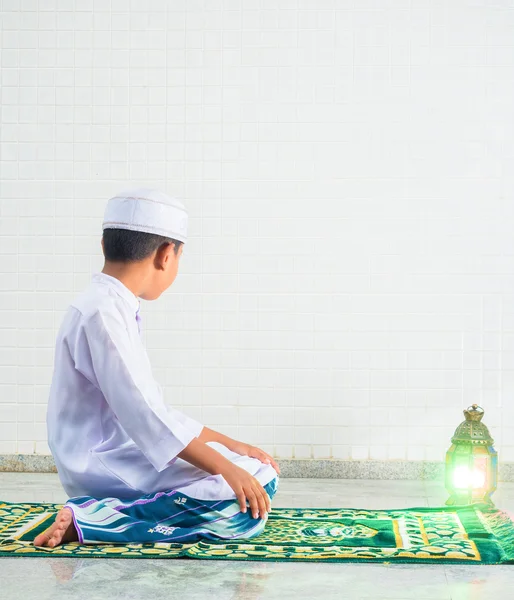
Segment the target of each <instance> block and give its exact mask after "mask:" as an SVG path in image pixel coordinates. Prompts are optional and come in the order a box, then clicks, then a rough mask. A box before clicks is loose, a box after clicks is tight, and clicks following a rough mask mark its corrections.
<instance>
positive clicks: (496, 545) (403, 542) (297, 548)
mask: <svg viewBox="0 0 514 600" xmlns="http://www.w3.org/2000/svg"><path fill="white" fill-rule="evenodd" d="M60 508H61V505H58V504H10V503H1V502H0V556H10V557H15V556H55V557H59V556H64V557H82V558H198V559H217V560H262V561H310V562H316V561H317V562H375V563H384V562H387V563H389V562H398V563H443V564H448V563H459V564H506V563H513V564H514V523H513V522H512V521H511V519H510V518H509V516H508V515H507V514H506V513H504V512H501V511H499V510H497V509H495V508H494V507H491V506H490V505H486V504H475V505H472V506H465V507H455V506H453V507H449V508H447V507H445V508H410V509H405V510H360V509H350V508H341V509H327V508H275V509H273V512H272V513H271V514H270V516H269V521H268V523H267V525H266V529H265V530H264V532H263V533H262V534H261V535H260V536H259V537H256V538H253V539H251V540H241V541H237V542H230V543H223V542H219V543H213V542H210V541H200V542H197V543H195V544H166V543H158V544H128V545H125V546H118V545H107V544H102V545H94V546H90V545H87V546H86V545H80V544H78V543H69V544H64V545H62V546H58V547H57V548H54V549H48V548H46V549H45V548H34V546H33V545H32V540H33V539H34V537H35V536H36V535H37V534H38V533H40V532H42V531H44V530H45V529H46V528H47V527H49V526H50V524H51V523H52V522H53V520H54V518H55V514H56V512H57V511H58V510H59V509H60Z"/></svg>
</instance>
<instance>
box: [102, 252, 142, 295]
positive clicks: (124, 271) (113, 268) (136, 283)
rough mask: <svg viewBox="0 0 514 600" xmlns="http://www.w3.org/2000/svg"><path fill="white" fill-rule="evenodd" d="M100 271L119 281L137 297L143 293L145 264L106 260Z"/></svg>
mask: <svg viewBox="0 0 514 600" xmlns="http://www.w3.org/2000/svg"><path fill="white" fill-rule="evenodd" d="M102 273H103V274H104V275H109V276H110V277H114V278H115V279H118V281H121V283H123V285H124V286H125V287H126V288H127V289H129V290H130V291H131V292H132V293H133V294H134V296H137V297H139V296H141V294H142V293H143V290H144V287H145V281H146V278H147V269H146V265H144V264H142V263H120V262H110V261H107V260H106V261H105V263H104V268H103V269H102Z"/></svg>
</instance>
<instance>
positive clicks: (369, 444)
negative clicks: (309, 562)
mask: <svg viewBox="0 0 514 600" xmlns="http://www.w3.org/2000/svg"><path fill="white" fill-rule="evenodd" d="M0 6H1V8H2V14H1V17H0V23H1V28H2V32H1V46H2V53H1V92H0V94H1V129H0V140H1V146H0V186H1V187H0V198H1V199H0V453H4V454H10V453H14V452H20V453H32V452H37V453H48V447H47V445H46V427H45V410H46V401H47V396H48V389H49V384H50V381H51V376H52V362H53V344H54V340H55V336H56V331H57V328H58V326H59V323H60V321H61V319H62V316H63V311H64V310H65V309H66V307H67V305H68V303H69V302H70V300H71V299H72V298H73V297H74V296H75V295H76V294H77V293H78V292H79V291H80V290H82V289H83V288H84V287H85V286H86V285H87V284H88V282H89V280H90V275H91V273H92V272H94V271H98V270H100V269H101V266H102V261H101V253H100V235H101V219H102V214H103V210H104V206H105V202H106V200H107V199H108V198H109V197H110V196H111V195H113V194H114V193H115V192H117V191H118V190H119V189H123V188H125V187H127V186H128V185H150V186H157V187H162V188H163V189H164V190H166V191H167V192H168V193H170V194H171V195H177V196H179V197H181V198H182V199H183V201H184V202H185V204H186V205H187V208H188V210H189V212H190V240H189V242H188V244H187V247H186V251H185V255H184V258H183V262H182V265H181V273H180V275H179V278H178V280H177V282H176V284H175V285H174V286H173V288H172V289H171V290H170V291H169V292H168V293H167V294H166V295H165V296H164V297H163V298H161V299H160V300H159V301H157V302H155V303H152V304H151V305H150V304H145V306H144V307H143V317H144V327H145V330H146V342H147V345H148V348H149V352H150V358H151V360H152V363H153V365H154V368H155V375H156V377H157V379H158V380H159V381H160V382H161V384H162V385H163V386H164V387H165V391H166V400H167V402H168V403H171V404H173V405H175V406H176V407H178V408H183V409H184V410H186V411H187V412H188V413H189V414H191V415H192V416H194V417H196V418H198V419H201V420H202V421H203V422H204V423H206V424H208V425H210V426H212V427H214V428H219V429H220V430H221V431H223V432H226V433H228V434H229V435H233V436H235V437H239V438H242V439H244V440H245V441H250V442H252V443H257V444H261V445H262V446H263V447H264V448H265V449H267V450H270V451H273V452H274V453H275V454H276V455H277V456H279V457H296V458H309V457H313V458H327V457H334V458H338V459H347V458H355V459H365V458H372V459H391V460H393V459H409V460H420V459H428V460H440V459H443V457H444V452H445V450H446V448H447V446H448V443H449V438H450V436H451V434H452V433H453V430H454V428H455V427H456V426H457V424H458V423H459V422H460V421H461V420H462V409H463V408H465V407H466V406H468V405H469V404H471V403H473V402H478V403H480V404H481V405H482V406H483V407H484V408H485V410H486V417H485V419H484V420H485V422H486V423H487V424H488V425H489V427H490V429H491V431H492V433H493V435H494V437H495V439H496V440H497V447H498V449H499V450H500V458H501V459H503V460H514V419H513V417H514V402H513V394H514V275H513V273H514V236H513V232H514V185H513V184H514V174H513V164H514V108H513V107H514V45H513V44H514V3H513V2H512V1H511V0H509V1H507V0H501V1H494V0H487V1H486V0H458V1H457V0H452V1H451V2H447V1H446V0H438V1H431V0H411V1H409V0H390V1H384V0H337V1H336V0H278V1H277V0H273V1H271V0H260V1H259V0H244V1H235V0H233V1H230V0H225V1H219V0H208V1H205V2H204V1H195V0H187V2H186V1H185V0H181V1H178V0H168V1H164V0H152V1H151V2H150V1H149V0H148V1H143V0H137V1H136V0H132V1H129V0H99V1H96V2H92V1H90V0H89V1H88V0H80V1H78V0H77V1H73V0H40V1H39V2H38V1H37V0H3V1H0ZM277 7H278V9H277Z"/></svg>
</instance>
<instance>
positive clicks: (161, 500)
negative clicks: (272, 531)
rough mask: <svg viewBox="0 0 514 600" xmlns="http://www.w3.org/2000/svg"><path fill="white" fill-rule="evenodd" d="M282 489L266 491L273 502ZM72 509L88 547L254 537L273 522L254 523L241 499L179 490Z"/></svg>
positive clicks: (75, 504)
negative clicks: (214, 497)
mask: <svg viewBox="0 0 514 600" xmlns="http://www.w3.org/2000/svg"><path fill="white" fill-rule="evenodd" d="M277 487H278V478H275V479H273V480H272V481H270V483H268V484H267V485H266V486H264V489H265V490H266V492H267V493H268V496H269V497H270V499H272V498H273V496H274V495H275V493H276V491H277ZM66 507H67V508H70V509H71V510H72V512H73V520H74V523H75V528H76V529H77V533H78V536H79V541H80V542H81V543H82V544H98V543H102V544H106V543H107V544H129V543H146V542H149V543H155V542H168V543H169V542H171V543H175V542H176V543H180V544H187V543H193V542H196V541H198V540H199V539H201V538H204V539H209V540H235V539H244V538H252V537H255V536H257V535H259V534H260V533H262V531H263V529H264V526H265V525H266V520H267V519H260V518H259V519H254V518H253V517H252V515H251V513H250V511H249V510H248V511H247V512H246V513H242V512H241V511H240V508H239V503H238V502H237V500H197V499H196V498H190V497H189V496H185V495H184V494H181V493H180V492H176V491H169V492H157V493H154V494H147V495H145V496H141V498H138V499H137V500H134V501H130V502H122V501H121V500H118V499H116V498H106V499H104V500H96V499H95V498H90V497H80V498H72V499H71V500H68V502H67V503H66Z"/></svg>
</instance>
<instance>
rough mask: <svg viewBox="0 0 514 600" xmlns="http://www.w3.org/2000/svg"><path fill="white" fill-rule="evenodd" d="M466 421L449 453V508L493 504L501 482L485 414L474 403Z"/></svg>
mask: <svg viewBox="0 0 514 600" xmlns="http://www.w3.org/2000/svg"><path fill="white" fill-rule="evenodd" d="M464 416H465V417H466V420H465V421H463V422H462V423H461V424H460V425H459V426H458V427H457V429H456V430H455V433H454V435H453V437H452V445H451V447H450V449H449V450H448V452H447V453H446V489H447V490H448V492H450V494H451V495H450V498H449V499H448V501H447V502H446V504H449V505H455V504H472V503H474V502H487V503H492V502H491V498H490V497H491V494H492V493H493V492H494V490H495V489H496V483H497V479H498V455H497V453H496V450H495V449H494V447H493V443H494V440H493V439H492V437H491V434H490V433H489V430H488V429H487V427H486V426H485V425H484V424H483V423H481V420H482V417H483V416H484V411H483V409H482V408H480V407H479V406H478V405H476V404H473V406H471V407H469V408H468V409H467V410H465V411H464Z"/></svg>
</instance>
